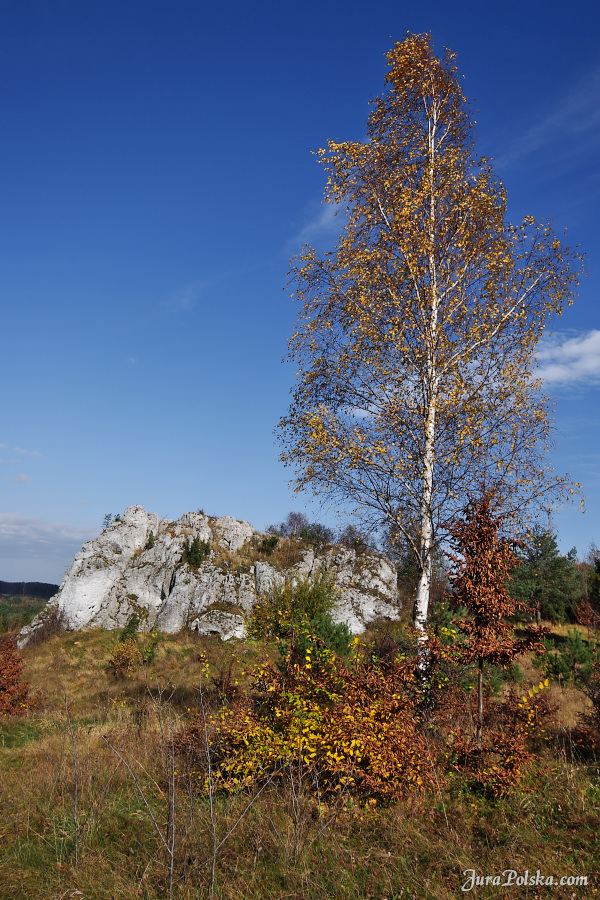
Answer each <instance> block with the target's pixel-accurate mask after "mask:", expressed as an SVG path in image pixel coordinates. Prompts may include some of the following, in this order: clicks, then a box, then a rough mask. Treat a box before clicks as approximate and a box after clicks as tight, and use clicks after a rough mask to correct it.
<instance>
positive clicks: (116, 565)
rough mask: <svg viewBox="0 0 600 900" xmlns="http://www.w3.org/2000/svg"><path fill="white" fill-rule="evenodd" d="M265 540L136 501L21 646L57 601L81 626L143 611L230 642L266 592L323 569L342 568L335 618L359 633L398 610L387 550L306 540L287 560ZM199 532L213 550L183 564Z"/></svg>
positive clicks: (155, 623)
mask: <svg viewBox="0 0 600 900" xmlns="http://www.w3.org/2000/svg"><path fill="white" fill-rule="evenodd" d="M263 538H264V535H262V534H260V533H259V532H256V531H255V530H254V528H253V527H252V526H251V525H250V524H249V523H248V522H242V521H239V520H238V519H234V518H232V517H231V516H224V517H222V518H214V517H209V516H206V515H204V513H202V512H188V513H185V514H184V515H183V516H182V517H181V518H180V519H179V520H178V521H176V522H173V521H169V520H164V519H159V517H158V516H157V515H156V514H154V513H147V512H146V510H145V509H143V508H142V507H141V506H131V507H129V508H128V509H126V510H125V512H124V514H123V516H122V517H121V518H120V519H119V520H117V521H115V522H113V523H112V524H111V525H109V527H108V528H107V529H106V530H105V531H103V532H102V534H101V535H99V537H97V538H95V539H94V540H92V541H88V542H87V543H86V544H84V545H83V547H82V549H81V550H80V551H79V553H77V554H76V556H75V559H74V560H73V563H72V565H71V567H70V568H69V570H68V571H67V573H66V574H65V577H64V578H63V581H62V584H61V586H60V588H59V591H58V593H57V594H56V595H55V596H54V597H53V598H52V599H51V600H50V601H49V603H48V605H47V607H46V609H45V610H44V612H43V613H42V614H41V616H40V617H38V618H37V619H34V621H33V622H32V623H31V625H29V626H27V627H25V628H24V629H23V630H22V631H21V634H20V635H19V640H18V644H19V646H20V647H23V646H25V645H26V643H27V642H28V640H29V638H30V636H31V634H32V633H33V632H35V631H36V629H37V628H39V627H41V625H42V624H43V620H44V617H45V615H47V614H48V611H50V610H51V609H52V608H58V610H60V611H61V613H62V616H63V619H64V621H65V622H66V625H67V627H68V628H70V629H73V630H77V629H82V628H122V627H123V626H124V625H125V624H126V623H127V621H128V620H129V619H130V617H131V616H132V615H133V614H134V613H135V614H137V615H138V616H139V619H140V623H141V626H140V627H141V628H142V629H143V630H151V629H154V628H158V629H159V630H160V631H164V632H169V633H172V632H176V631H180V630H181V629H183V628H190V629H192V630H195V631H198V632H200V633H201V634H209V633H216V634H218V635H220V636H221V637H222V638H223V639H224V640H227V639H229V638H232V637H243V635H244V633H245V624H244V623H245V617H246V615H247V613H248V612H249V611H250V610H251V609H252V606H253V604H254V603H255V602H256V599H257V597H259V596H262V595H264V594H265V593H268V592H269V591H270V590H272V589H273V587H274V586H276V585H277V584H278V583H281V582H282V581H283V580H284V579H285V578H300V577H306V576H309V577H311V576H313V575H316V574H317V573H318V572H320V571H321V570H323V569H326V570H328V571H331V572H333V573H335V578H336V581H337V583H338V586H339V587H340V589H341V601H340V603H339V604H338V607H337V608H336V610H335V613H334V619H335V620H336V621H338V622H347V623H348V625H349V627H350V630H351V631H352V632H353V633H354V634H358V633H360V632H361V631H364V629H365V626H366V625H367V624H368V623H369V622H371V621H373V620H374V619H376V618H380V617H384V618H388V619H396V618H397V617H398V609H399V601H398V593H397V588H396V572H395V570H394V567H393V566H392V565H391V563H389V562H388V561H387V560H386V559H384V558H383V557H381V556H376V555H370V554H368V555H365V554H361V555H357V553H356V552H355V551H354V550H349V549H346V548H344V547H330V548H328V549H326V550H324V551H322V552H320V553H317V552H315V551H314V550H311V549H306V545H303V544H302V543H301V542H300V543H299V544H298V550H297V553H296V556H297V559H292V561H291V562H290V561H288V565H287V566H286V567H281V566H279V567H278V566H277V565H276V564H274V563H273V561H272V560H271V558H270V557H266V556H265V554H264V553H261V551H260V544H261V541H262V539H263ZM194 539H197V541H198V542H199V544H200V545H201V546H203V547H204V549H205V552H206V555H205V558H204V560H203V561H202V562H201V564H200V565H197V566H196V565H190V564H188V563H187V562H184V561H183V559H185V554H184V551H185V550H186V548H189V547H190V546H191V542H192V541H194ZM292 549H293V548H292ZM293 555H294V554H293V553H292V557H293Z"/></svg>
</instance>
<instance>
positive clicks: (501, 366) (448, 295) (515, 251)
mask: <svg viewBox="0 0 600 900" xmlns="http://www.w3.org/2000/svg"><path fill="white" fill-rule="evenodd" d="M387 61H388V71H387V75H386V90H385V93H384V94H383V95H382V96H381V97H380V98H378V99H376V100H374V101H373V104H372V111H371V114H370V116H369V119H368V126H367V136H366V140H365V141H364V142H343V143H336V142H334V141H329V143H328V146H327V147H326V148H325V149H321V150H319V151H318V156H319V158H320V160H321V162H322V163H323V165H324V167H325V170H326V172H327V176H328V178H327V187H326V191H325V200H326V201H327V202H329V203H333V204H337V205H338V207H339V209H340V210H343V212H344V215H345V222H344V224H343V227H342V229H341V234H340V237H339V239H338V242H337V245H336V248H335V249H334V250H333V251H331V252H327V253H324V254H318V253H317V252H316V251H315V249H313V248H311V247H308V246H306V247H305V248H304V250H303V252H302V254H301V255H300V256H299V257H298V258H297V259H296V260H294V261H293V263H292V281H293V283H294V285H295V298H296V299H297V300H300V301H301V303H302V311H301V314H300V316H299V320H298V323H297V325H296V328H295V331H294V333H293V335H292V337H291V339H290V344H289V357H290V359H291V360H293V361H294V362H295V363H296V365H297V366H298V380H297V384H296V386H295V387H294V388H293V390H292V394H293V398H292V402H291V405H290V409H289V411H288V413H287V415H286V416H285V417H284V418H282V420H281V421H280V423H279V426H278V434H279V438H280V441H281V444H282V454H281V459H282V460H283V461H284V463H286V464H288V465H291V466H293V467H294V469H295V471H296V476H295V482H294V483H295V487H296V490H297V491H301V490H304V489H310V490H311V491H313V492H314V493H317V494H323V493H325V494H326V495H327V494H328V495H329V496H330V497H333V498H334V499H335V500H340V501H342V500H343V501H344V502H345V503H346V504H348V503H349V504H350V505H351V507H352V510H353V511H354V512H355V513H356V514H358V515H360V516H361V517H362V519H363V521H364V522H365V523H369V524H370V525H371V526H372V527H373V528H378V529H380V530H382V529H383V530H387V531H388V532H390V533H392V534H396V535H398V537H399V538H400V539H401V540H402V541H403V542H404V544H405V545H406V544H407V545H408V546H409V547H410V548H411V550H412V552H413V554H414V557H415V561H416V563H417V566H418V570H419V582H418V588H417V592H416V600H415V614H414V618H415V624H416V626H417V628H418V629H420V631H421V633H422V635H423V636H425V634H426V621H427V612H428V603H429V592H430V586H431V575H432V553H433V551H434V550H435V548H436V546H438V545H439V544H440V542H442V541H443V540H444V538H445V536H446V535H447V533H448V527H449V525H450V523H451V521H452V518H453V516H454V515H455V514H456V513H457V511H458V510H460V509H461V508H462V507H463V506H464V503H465V496H466V492H467V491H468V490H469V489H470V488H473V486H474V484H475V483H479V484H482V485H485V487H486V489H489V490H492V491H493V492H494V496H495V497H497V498H498V502H499V504H501V505H502V507H503V509H505V510H507V509H508V510H511V509H512V510H513V511H516V510H519V509H521V508H522V507H523V505H526V504H527V503H529V502H530V501H532V500H534V499H535V498H540V497H542V496H544V497H545V502H546V503H547V502H548V497H549V495H555V496H556V495H559V494H560V493H561V491H563V490H565V489H567V490H569V489H570V490H571V491H572V490H573V485H570V484H569V482H568V479H567V478H566V477H557V476H556V475H555V474H554V473H553V471H552V469H551V468H550V467H549V466H548V464H547V462H546V457H545V454H546V451H547V450H548V447H549V446H550V443H551V436H552V426H551V419H550V410H549V402H548V400H547V398H545V397H544V396H543V395H542V393H541V392H540V387H541V384H540V382H539V381H538V380H536V378H535V356H534V353H535V347H536V343H537V341H538V339H539V337H540V335H541V334H542V331H543V329H544V327H545V326H546V324H547V323H548V321H549V320H550V319H551V317H552V316H555V315H559V314H560V313H561V311H562V308H563V305H564V304H565V303H571V302H572V298H573V294H574V290H575V288H576V285H577V280H578V270H579V267H580V266H579V263H580V260H581V258H580V256H578V254H577V253H575V252H574V251H571V250H569V248H565V247H563V246H561V244H560V242H559V240H558V239H557V237H556V236H555V235H554V233H553V231H552V229H551V228H550V226H549V225H548V224H547V223H543V222H542V223H539V224H538V223H536V222H535V221H534V219H533V217H531V216H527V217H526V218H525V219H524V221H523V222H522V223H521V224H519V225H511V224H508V223H507V222H506V221H505V213H506V193H505V190H504V188H503V186H502V184H501V183H500V182H499V181H498V180H497V179H495V178H494V175H493V172H492V166H491V164H490V162H489V161H488V160H486V159H483V158H477V157H476V156H475V153H474V139H475V138H474V122H473V120H472V117H471V114H470V111H469V107H468V104H467V101H466V98H465V96H464V94H463V91H462V87H461V84H460V80H459V74H458V72H457V68H456V64H455V55H454V54H453V53H451V52H450V51H449V50H446V51H445V54H444V56H443V58H437V57H436V56H435V55H434V52H433V47H432V40H431V36H430V35H409V36H408V37H407V38H406V39H405V40H404V41H402V42H400V43H397V44H396V45H395V46H394V48H393V49H392V50H391V51H390V52H389V53H388V54H387Z"/></svg>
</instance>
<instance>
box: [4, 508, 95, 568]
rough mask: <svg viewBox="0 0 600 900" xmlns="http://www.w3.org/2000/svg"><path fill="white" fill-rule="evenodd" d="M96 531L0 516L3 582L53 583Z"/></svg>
mask: <svg viewBox="0 0 600 900" xmlns="http://www.w3.org/2000/svg"><path fill="white" fill-rule="evenodd" d="M97 534H98V528H89V527H87V528H83V527H80V526H77V525H69V524H67V523H65V522H47V521H45V520H44V519H34V518H29V517H27V516H18V515H13V514H10V513H2V514H0V566H1V571H2V573H3V575H2V578H4V580H5V581H22V580H24V581H48V582H50V583H56V582H58V581H60V579H61V578H62V574H63V572H64V571H65V569H66V568H67V567H68V566H69V565H70V564H71V562H72V560H73V557H74V556H75V553H77V551H78V550H80V549H81V546H82V544H83V543H85V541H89V540H91V538H93V537H96V535H97Z"/></svg>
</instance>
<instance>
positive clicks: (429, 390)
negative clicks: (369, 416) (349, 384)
mask: <svg viewBox="0 0 600 900" xmlns="http://www.w3.org/2000/svg"><path fill="white" fill-rule="evenodd" d="M436 128H437V109H436V102H435V98H434V99H433V101H432V107H431V118H430V121H429V181H430V184H429V190H430V202H429V277H430V281H431V309H430V310H429V321H428V323H427V326H428V327H427V333H426V336H425V337H426V345H427V370H426V372H424V373H423V374H424V376H425V382H424V385H423V387H424V395H425V397H426V398H427V418H426V422H425V435H424V437H425V446H424V454H423V474H422V482H421V484H422V488H421V533H420V541H421V546H420V554H421V571H420V575H419V585H418V588H417V596H416V597H415V609H414V624H415V628H416V629H417V632H418V642H419V644H421V645H424V644H426V642H427V614H428V611H429V597H430V593H431V574H432V558H431V552H432V549H433V520H432V499H433V471H434V466H435V426H436V411H437V401H438V391H439V384H438V371H437V325H438V311H439V297H438V284H437V266H436V259H435V231H436V207H435V181H434V176H435V153H436V146H435V138H436ZM425 655H426V654H425ZM423 664H424V662H423V661H422V665H423Z"/></svg>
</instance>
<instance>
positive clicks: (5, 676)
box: [0, 635, 29, 716]
mask: <svg viewBox="0 0 600 900" xmlns="http://www.w3.org/2000/svg"><path fill="white" fill-rule="evenodd" d="M22 672H23V659H22V657H21V656H20V655H19V653H18V652H17V645H16V643H15V640H14V638H12V637H11V636H10V635H6V636H4V637H3V638H2V640H1V641H0V716H14V715H18V714H19V713H22V712H23V711H24V710H25V709H27V695H28V692H29V688H28V685H27V683H26V682H24V681H22V680H21V675H22Z"/></svg>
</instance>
